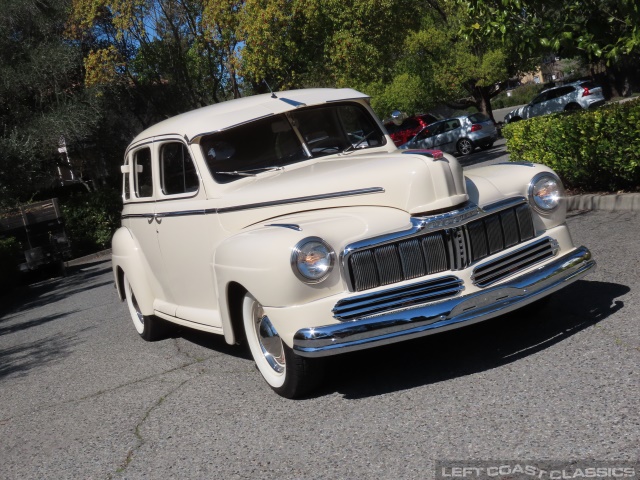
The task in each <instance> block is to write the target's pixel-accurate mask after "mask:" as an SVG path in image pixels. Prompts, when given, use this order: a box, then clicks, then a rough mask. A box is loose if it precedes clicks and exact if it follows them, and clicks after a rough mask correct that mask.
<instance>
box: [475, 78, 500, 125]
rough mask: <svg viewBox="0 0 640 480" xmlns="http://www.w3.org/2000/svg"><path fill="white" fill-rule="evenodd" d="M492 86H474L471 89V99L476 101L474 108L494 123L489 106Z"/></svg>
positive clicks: (491, 109)
mask: <svg viewBox="0 0 640 480" xmlns="http://www.w3.org/2000/svg"><path fill="white" fill-rule="evenodd" d="M492 88H493V87H475V88H474V90H473V99H474V100H475V102H476V108H477V109H478V110H479V111H480V112H482V113H484V114H485V115H486V116H487V117H489V118H490V119H491V120H493V122H494V123H495V121H496V120H495V118H493V108H491V96H492V95H491V90H492Z"/></svg>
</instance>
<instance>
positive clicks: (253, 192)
mask: <svg viewBox="0 0 640 480" xmlns="http://www.w3.org/2000/svg"><path fill="white" fill-rule="evenodd" d="M467 200H468V196H467V192H466V190H465V181H464V177H463V174H462V168H461V167H460V164H459V163H458V161H457V160H456V159H455V157H453V156H451V155H445V156H444V157H443V158H441V159H438V160H434V159H433V158H430V157H428V156H424V155H422V154H417V153H413V152H406V153H400V152H397V153H391V154H390V153H386V152H385V153H380V154H373V155H349V156H340V157H332V158H324V159H320V160H316V161H313V163H311V162H304V163H301V164H296V165H290V166H287V167H285V169H284V170H280V171H275V172H267V173H263V174H260V175H258V176H256V177H251V178H247V179H243V180H239V181H237V182H234V183H232V184H227V185H226V186H225V192H224V194H223V195H222V196H221V197H220V198H218V199H217V201H216V204H217V210H218V213H219V219H220V222H221V224H222V225H223V226H224V227H225V228H226V229H229V230H232V231H233V230H238V229H241V228H244V227H247V226H250V225H254V224H256V223H259V222H262V221H266V220H270V219H274V218H277V217H279V216H282V215H288V214H291V213H296V212H302V211H308V210H317V209H324V208H336V207H346V206H380V207H390V208H395V209H400V210H404V211H406V212H408V213H409V214H411V215H415V216H420V215H425V214H429V213H431V212H434V211H438V210H443V209H449V208H452V207H455V206H456V205H460V204H461V203H464V202H466V201H467Z"/></svg>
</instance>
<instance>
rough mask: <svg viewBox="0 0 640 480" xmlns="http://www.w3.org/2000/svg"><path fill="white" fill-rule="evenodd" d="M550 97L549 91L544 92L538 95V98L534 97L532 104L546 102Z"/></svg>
mask: <svg viewBox="0 0 640 480" xmlns="http://www.w3.org/2000/svg"><path fill="white" fill-rule="evenodd" d="M548 97H549V92H543V93H541V94H540V95H538V96H537V97H536V98H534V99H533V101H532V102H531V104H532V105H536V104H538V103H541V102H544V101H546V100H548Z"/></svg>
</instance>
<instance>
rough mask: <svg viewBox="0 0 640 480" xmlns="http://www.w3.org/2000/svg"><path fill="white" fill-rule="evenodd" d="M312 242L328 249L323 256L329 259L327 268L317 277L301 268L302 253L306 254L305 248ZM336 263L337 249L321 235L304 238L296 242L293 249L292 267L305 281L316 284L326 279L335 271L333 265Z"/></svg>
mask: <svg viewBox="0 0 640 480" xmlns="http://www.w3.org/2000/svg"><path fill="white" fill-rule="evenodd" d="M310 244H316V245H318V244H319V245H321V246H322V247H323V248H324V250H325V251H326V254H325V255H324V256H323V258H324V259H327V261H328V265H327V266H326V270H325V271H324V272H322V275H320V276H317V277H313V276H309V275H308V274H305V273H303V271H302V270H301V269H300V265H301V262H300V258H301V254H304V251H305V248H306V247H307V245H310ZM335 263H336V253H335V250H334V249H333V248H332V247H331V245H329V244H328V243H327V242H325V241H324V240H323V239H322V238H320V237H306V238H303V239H302V240H300V241H299V242H298V243H296V244H295V245H294V247H293V248H292V249H291V269H292V270H293V273H294V274H295V276H296V277H297V278H298V279H299V280H300V281H302V282H304V283H308V284H316V283H320V282H322V281H324V280H325V279H326V278H327V277H328V276H329V275H330V274H331V272H332V271H333V267H334V266H335Z"/></svg>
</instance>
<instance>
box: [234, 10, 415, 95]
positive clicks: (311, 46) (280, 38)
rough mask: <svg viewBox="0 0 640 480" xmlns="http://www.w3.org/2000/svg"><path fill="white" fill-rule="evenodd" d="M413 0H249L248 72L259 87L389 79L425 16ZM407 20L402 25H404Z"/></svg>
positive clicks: (245, 19) (245, 28)
mask: <svg viewBox="0 0 640 480" xmlns="http://www.w3.org/2000/svg"><path fill="white" fill-rule="evenodd" d="M421 4H422V2H418V3H416V2H409V1H407V0H377V1H373V0H354V1H352V2H347V3H345V2H342V1H339V0H306V1H305V0H247V1H246V3H245V8H244V10H243V14H242V21H241V30H242V32H243V40H244V48H243V49H242V51H241V52H240V55H241V58H242V74H243V75H244V77H245V78H246V79H247V80H248V81H250V82H252V83H253V85H254V86H255V87H256V88H257V89H260V90H263V89H264V86H262V85H260V84H261V82H262V81H263V80H266V81H267V82H268V83H269V84H270V85H271V87H272V88H274V89H284V88H300V87H318V86H338V87H342V86H349V87H355V88H364V87H366V86H368V85H369V84H371V83H373V82H385V83H386V82H390V81H391V80H392V78H393V73H394V65H395V62H396V58H397V52H398V51H399V50H400V49H401V47H402V43H403V41H404V38H405V36H406V34H407V32H408V31H410V30H411V29H412V28H414V27H417V26H418V25H419V18H418V17H416V16H411V15H407V12H411V11H414V10H415V9H416V8H420V7H421ZM399 25H402V27H398V26H399Z"/></svg>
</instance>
